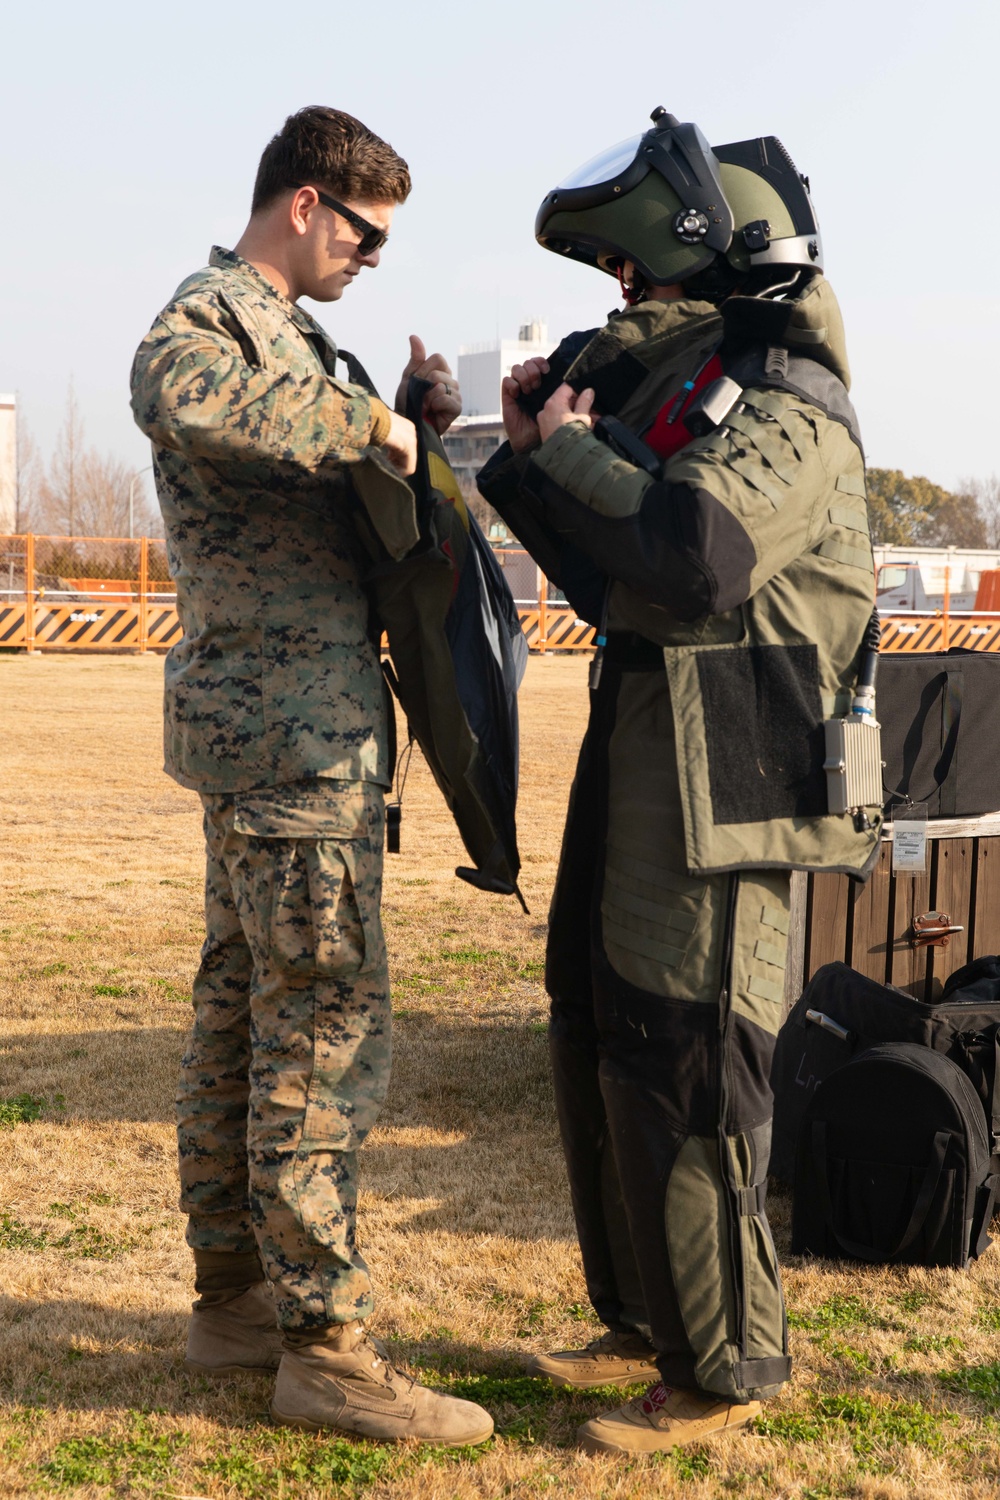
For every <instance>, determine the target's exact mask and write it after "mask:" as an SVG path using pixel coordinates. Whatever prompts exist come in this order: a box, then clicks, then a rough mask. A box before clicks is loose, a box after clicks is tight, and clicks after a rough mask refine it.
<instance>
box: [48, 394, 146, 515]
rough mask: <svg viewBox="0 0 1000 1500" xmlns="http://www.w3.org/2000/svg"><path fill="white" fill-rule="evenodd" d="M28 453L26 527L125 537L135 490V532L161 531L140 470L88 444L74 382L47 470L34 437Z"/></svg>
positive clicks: (67, 397) (68, 395)
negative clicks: (29, 461) (29, 467)
mask: <svg viewBox="0 0 1000 1500" xmlns="http://www.w3.org/2000/svg"><path fill="white" fill-rule="evenodd" d="M25 452H26V453H28V454H29V456H30V458H31V462H32V465H33V467H32V468H31V471H30V483H29V485H28V490H29V494H30V505H29V506H28V509H27V510H26V513H25V514H26V517H27V520H26V521H25V523H24V524H23V527H22V529H23V530H26V531H27V530H36V531H46V532H48V533H50V534H51V535H57V536H120V537H124V536H127V535H128V522H129V494H130V491H131V492H132V494H133V501H134V521H135V527H134V529H135V533H136V535H137V536H142V535H146V536H161V535H162V534H163V526H162V521H161V518H160V513H159V508H158V507H157V506H155V505H151V504H150V502H149V498H148V495H147V493H146V490H145V487H144V486H143V484H142V483H141V481H140V479H139V475H140V474H141V472H142V471H141V470H140V469H137V468H136V467H135V465H134V464H127V463H124V462H123V461H122V460H121V459H120V458H115V457H114V455H113V454H109V453H99V452H98V451H97V450H96V449H95V448H89V447H87V445H86V438H85V432H84V426H83V419H82V417H81V416H80V409H79V405H78V403H77V399H76V391H75V390H74V388H73V382H72V381H70V385H69V390H68V391H67V394H66V412H65V416H64V417H63V425H62V427H61V428H60V431H59V436H58V438H57V439H56V447H55V452H54V453H53V455H52V461H51V463H50V464H49V466H48V469H47V470H44V469H43V467H42V465H41V463H40V462H39V460H38V457H37V449H35V446H34V444H33V443H32V442H31V440H30V439H29V440H28V446H27V447H26V449H25ZM133 485H134V491H133Z"/></svg>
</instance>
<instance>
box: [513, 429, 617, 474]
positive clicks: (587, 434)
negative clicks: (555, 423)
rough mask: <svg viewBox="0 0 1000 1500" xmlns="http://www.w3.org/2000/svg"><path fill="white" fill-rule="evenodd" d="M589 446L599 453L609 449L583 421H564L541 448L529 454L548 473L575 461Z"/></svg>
mask: <svg viewBox="0 0 1000 1500" xmlns="http://www.w3.org/2000/svg"><path fill="white" fill-rule="evenodd" d="M588 448H592V449H593V450H596V452H598V453H605V452H606V451H607V450H606V449H605V447H604V444H603V443H602V442H600V441H599V440H598V439H597V438H595V436H594V434H593V433H592V432H591V430H590V428H589V427H587V426H585V424H584V423H583V422H564V423H563V425H562V426H561V427H557V428H556V430H555V432H554V433H553V434H552V436H551V437H549V438H546V439H545V442H544V443H543V444H542V446H541V447H540V448H534V449H532V451H531V453H529V454H528V455H527V456H528V457H529V458H530V459H531V462H532V463H533V464H535V466H536V467H537V468H539V469H541V470H542V472H543V473H548V472H549V471H550V470H552V469H562V467H563V465H564V464H565V463H566V461H567V460H569V461H570V462H571V463H572V462H575V460H576V458H578V457H579V456H580V455H581V454H583V453H585V452H586V451H587V449H588Z"/></svg>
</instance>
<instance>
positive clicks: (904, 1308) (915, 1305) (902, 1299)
mask: <svg viewBox="0 0 1000 1500" xmlns="http://www.w3.org/2000/svg"><path fill="white" fill-rule="evenodd" d="M934 1300H935V1299H934V1297H933V1296H932V1295H931V1293H930V1292H917V1291H913V1292H900V1293H898V1295H897V1296H895V1297H890V1298H889V1301H890V1302H893V1303H895V1305H896V1306H897V1307H898V1308H899V1310H900V1312H905V1313H918V1312H923V1310H924V1308H925V1307H930V1306H931V1305H932V1303H933V1302H934Z"/></svg>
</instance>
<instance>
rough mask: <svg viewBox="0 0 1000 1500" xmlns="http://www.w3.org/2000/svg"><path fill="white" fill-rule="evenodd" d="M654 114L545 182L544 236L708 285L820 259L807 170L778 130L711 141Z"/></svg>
mask: <svg viewBox="0 0 1000 1500" xmlns="http://www.w3.org/2000/svg"><path fill="white" fill-rule="evenodd" d="M652 120H653V128H652V129H651V130H647V131H646V133H645V135H642V136H634V137H633V138H632V139H631V140H627V141H622V142H621V143H620V144H619V145H617V146H612V147H611V148H610V149H609V150H606V151H603V152H602V153H601V154H600V155H599V156H596V157H594V158H593V159H592V160H591V161H589V162H587V163H586V164H585V165H584V166H582V167H580V168H578V169H577V171H575V172H574V173H572V174H571V175H570V177H568V178H567V179H566V181H565V182H563V183H562V184H561V185H560V186H559V187H557V188H554V189H553V191H552V192H551V193H547V194H546V196H545V198H544V199H543V201H542V205H541V207H540V208H539V210H538V215H537V217H536V219H535V238H536V239H537V240H538V242H539V244H540V245H544V246H545V248H546V249H547V250H553V251H555V252H556V253H557V254H560V255H568V256H570V257H571V258H572V259H573V260H579V261H583V263H584V264H585V265H591V266H596V267H598V268H599V269H600V270H602V271H606V272H608V274H609V275H612V276H615V275H617V274H618V272H619V269H620V267H621V265H622V264H623V262H624V261H626V260H628V261H631V262H632V263H633V265H634V266H635V267H636V270H637V271H638V272H639V273H640V275H641V276H642V278H643V279H644V280H645V281H647V282H652V283H654V284H656V285H659V286H673V285H675V284H676V283H678V282H687V281H692V280H696V285H698V286H699V291H702V289H704V290H703V294H704V295H708V296H711V295H712V290H711V289H712V287H713V285H715V286H717V287H718V288H719V289H720V291H727V290H730V289H731V288H732V287H733V286H735V285H737V284H738V283H740V282H743V281H746V280H752V281H753V282H754V283H758V284H760V285H762V286H763V285H766V284H767V283H773V282H775V281H777V282H787V281H788V280H789V275H788V272H789V271H791V272H792V273H793V275H794V274H795V273H796V272H797V271H799V270H816V271H819V270H822V250H821V246H820V238H819V225H818V223H817V221H816V215H815V213H814V211H813V206H812V200H811V198H810V196H809V181H808V179H807V178H806V177H803V176H802V175H801V173H799V172H798V171H796V168H795V163H794V162H793V161H792V159H791V157H790V156H789V154H788V152H787V151H786V150H785V148H784V146H783V145H782V144H781V142H780V141H779V140H778V139H777V137H776V136H773V135H769V136H759V137H757V138H756V139H754V140H749V141H735V142H733V143H732V144H730V145H728V146H715V147H712V146H710V145H709V144H708V142H707V141H706V139H705V137H704V136H703V135H702V133H701V131H700V130H699V129H698V127H697V125H690V124H688V125H683V124H681V122H680V121H679V120H677V119H676V118H675V116H674V115H671V114H668V113H667V111H666V110H665V109H663V108H660V109H656V110H654V111H653V115H652ZM757 273H759V274H757ZM699 283H700V285H699Z"/></svg>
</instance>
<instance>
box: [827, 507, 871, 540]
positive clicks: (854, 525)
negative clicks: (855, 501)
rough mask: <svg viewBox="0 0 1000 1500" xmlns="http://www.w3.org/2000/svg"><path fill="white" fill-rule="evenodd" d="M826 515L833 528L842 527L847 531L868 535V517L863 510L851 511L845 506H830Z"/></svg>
mask: <svg viewBox="0 0 1000 1500" xmlns="http://www.w3.org/2000/svg"><path fill="white" fill-rule="evenodd" d="M827 515H828V516H829V517H830V520H831V521H832V522H833V524H834V526H843V527H845V528H846V529H847V530H848V531H862V532H864V533H865V534H866V535H867V533H868V516H867V514H866V513H865V512H864V511H863V510H851V509H850V508H849V507H848V506H846V505H831V506H830V509H829V510H828V511H827Z"/></svg>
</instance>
